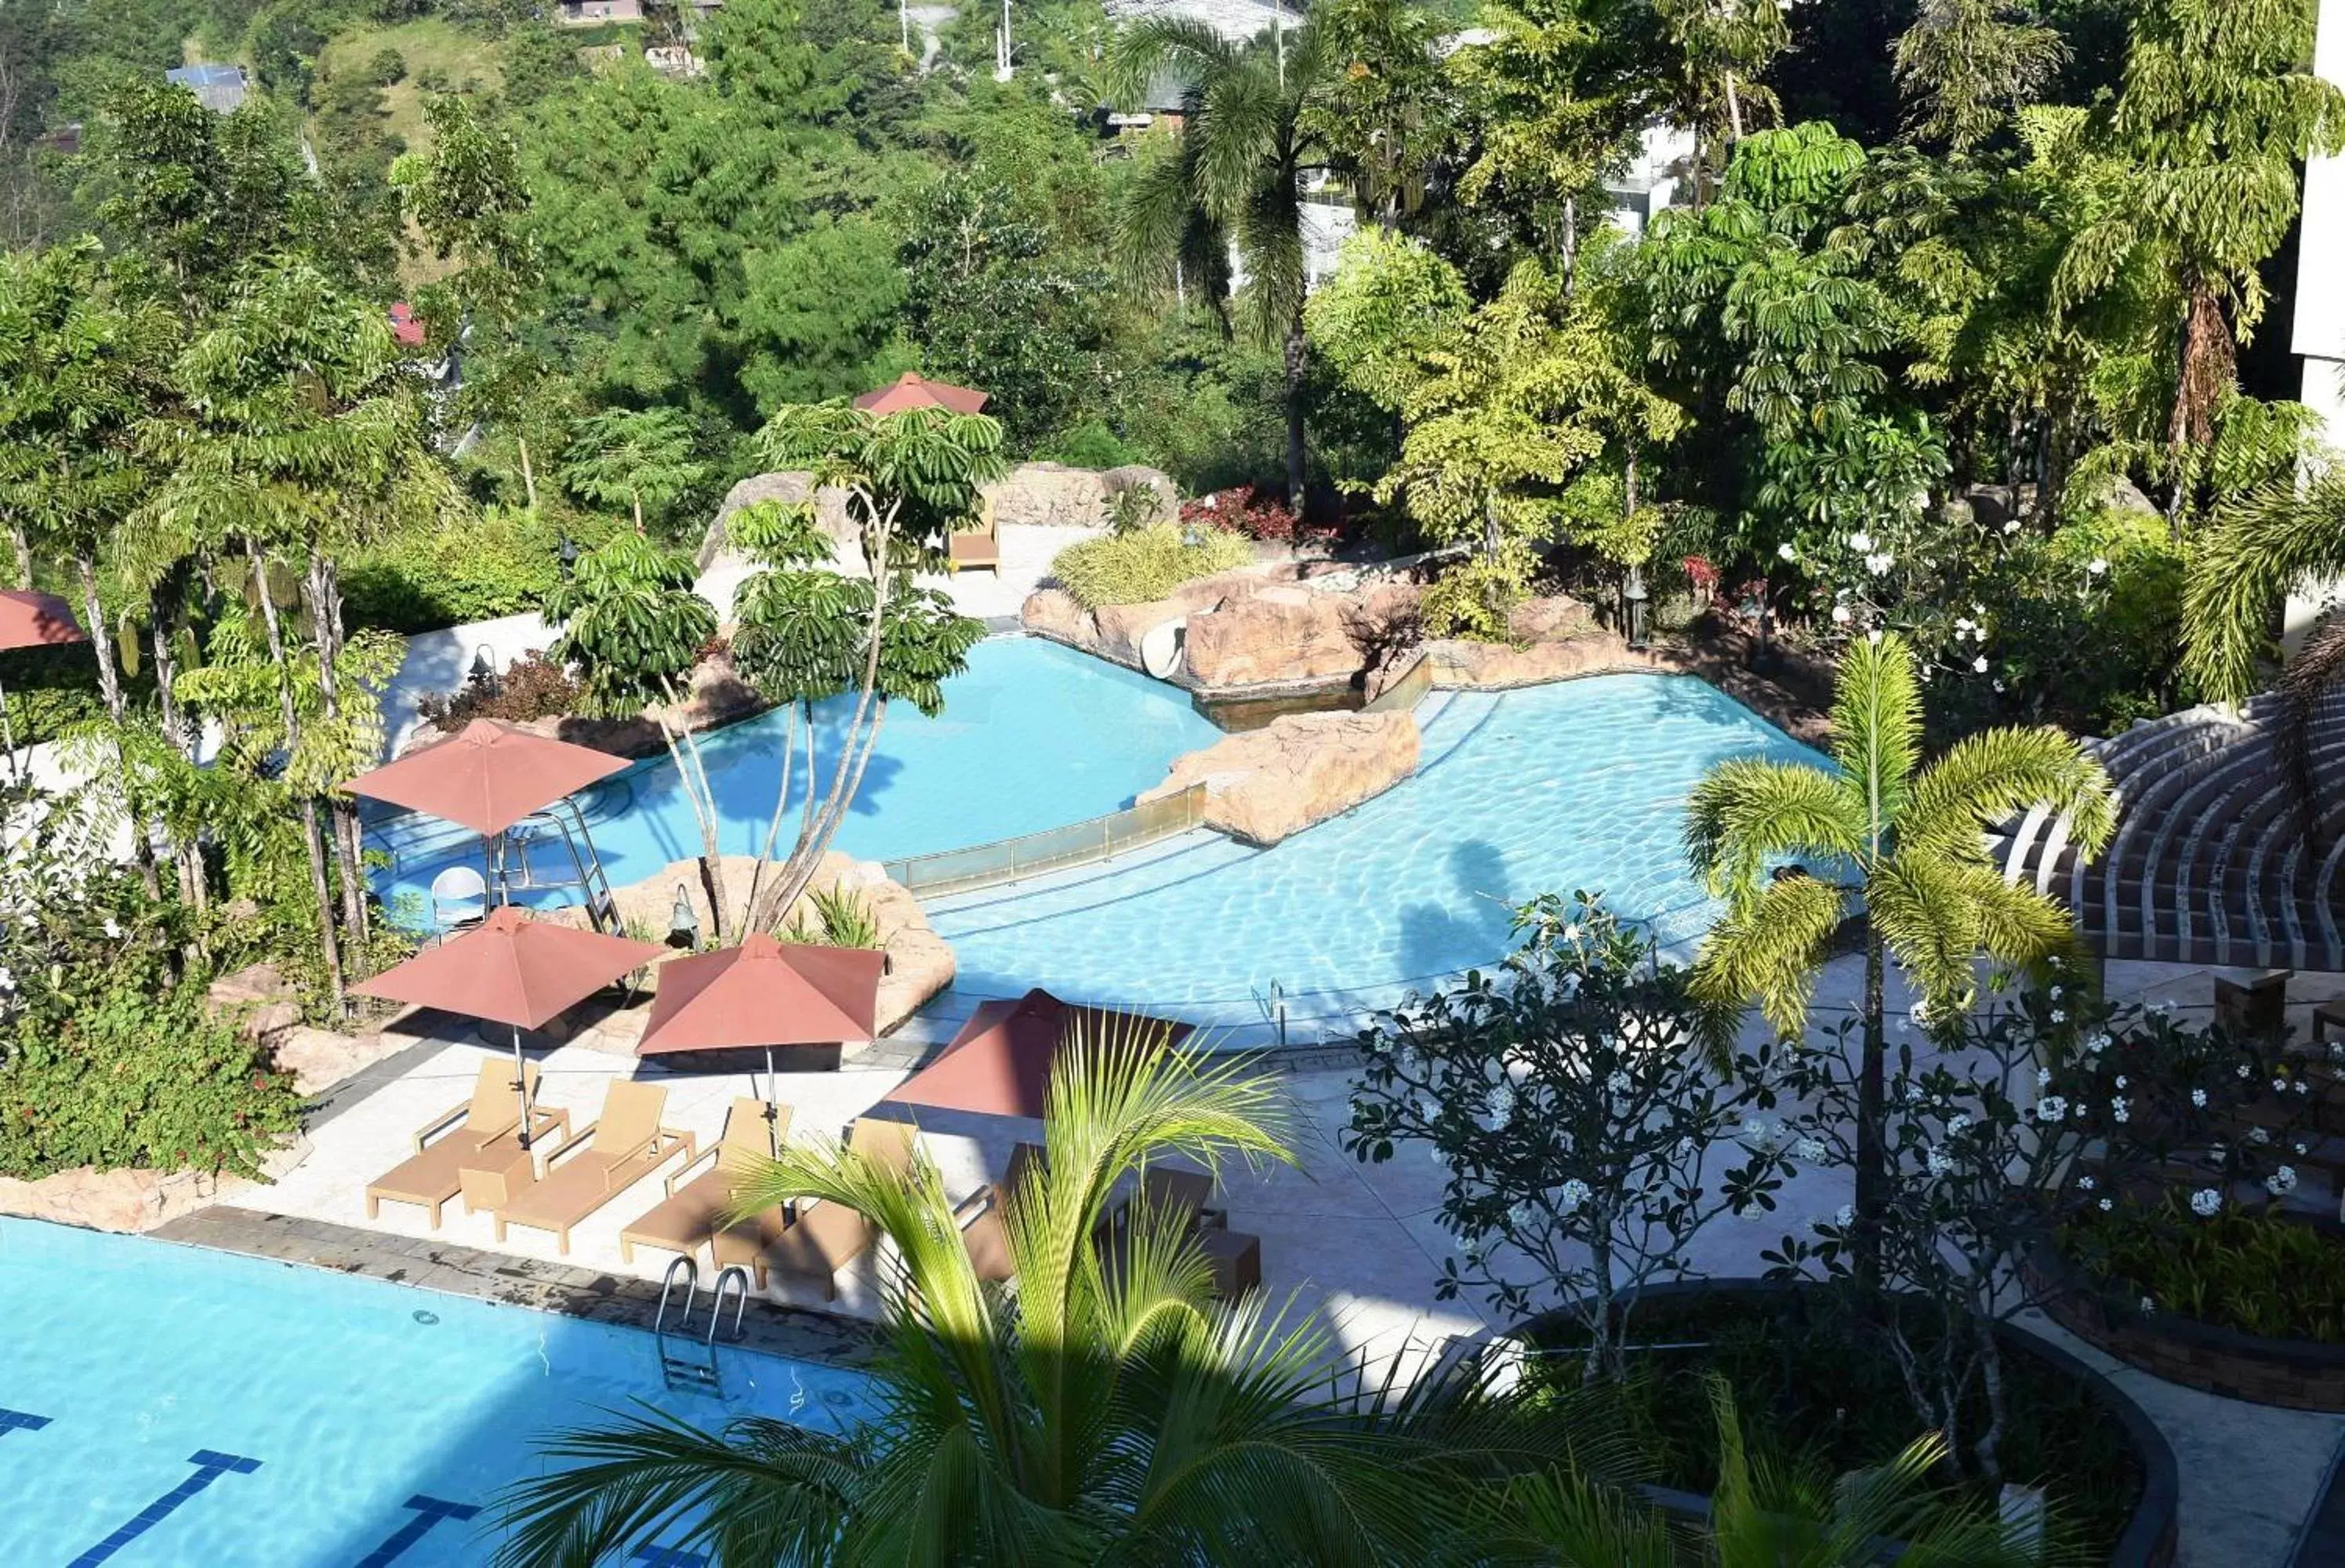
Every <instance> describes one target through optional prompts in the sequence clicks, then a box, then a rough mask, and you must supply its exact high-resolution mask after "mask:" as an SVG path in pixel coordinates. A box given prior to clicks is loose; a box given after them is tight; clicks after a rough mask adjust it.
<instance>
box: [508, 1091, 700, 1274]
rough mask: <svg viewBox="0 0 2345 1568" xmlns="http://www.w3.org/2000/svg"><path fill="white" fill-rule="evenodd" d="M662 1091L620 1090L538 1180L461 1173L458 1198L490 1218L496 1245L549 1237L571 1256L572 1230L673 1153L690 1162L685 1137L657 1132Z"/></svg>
mask: <svg viewBox="0 0 2345 1568" xmlns="http://www.w3.org/2000/svg"><path fill="white" fill-rule="evenodd" d="M666 1108H667V1090H666V1089H665V1087H661V1086H660V1085H657V1084H639V1083H632V1082H620V1083H614V1084H613V1085H612V1086H611V1087H610V1088H609V1089H608V1090H607V1091H605V1092H604V1097H603V1114H602V1115H601V1116H600V1117H599V1118H596V1119H595V1120H594V1122H592V1123H591V1124H589V1125H588V1126H587V1127H586V1128H584V1129H582V1130H581V1131H579V1132H578V1133H576V1134H574V1136H573V1137H571V1138H569V1139H568V1140H567V1141H565V1142H564V1143H563V1145H562V1147H561V1148H557V1149H555V1150H554V1151H553V1153H552V1154H549V1155H547V1156H546V1158H545V1167H544V1172H543V1175H541V1176H539V1177H538V1178H537V1179H535V1180H531V1179H529V1176H528V1172H527V1171H526V1170H525V1169H523V1170H505V1171H478V1170H472V1171H467V1172H465V1174H464V1183H465V1185H464V1198H465V1200H466V1201H467V1202H469V1203H471V1204H472V1206H473V1207H474V1208H476V1209H488V1210H489V1211H490V1212H491V1213H492V1214H493V1215H494V1216H495V1218H496V1222H497V1239H498V1240H499V1241H503V1239H505V1231H506V1229H508V1228H509V1227H512V1226H515V1225H525V1226H528V1227H529V1228H530V1229H533V1230H551V1231H553V1237H554V1243H555V1246H556V1248H557V1249H558V1250H560V1251H563V1252H565V1253H566V1252H568V1251H569V1250H570V1231H571V1228H572V1227H573V1226H574V1225H576V1224H577V1223H578V1222H579V1221H580V1220H582V1219H585V1218H586V1217H587V1216H589V1215H591V1214H593V1213H594V1211H595V1210H596V1209H600V1208H602V1207H603V1205H604V1204H606V1203H608V1202H610V1201H611V1199H614V1198H616V1197H617V1196H618V1195H619V1194H620V1193H622V1192H624V1191H625V1190H626V1189H628V1188H629V1187H631V1186H633V1185H634V1183H635V1182H637V1181H639V1180H641V1179H643V1178H645V1177H646V1176H649V1175H650V1174H651V1173H652V1172H653V1171H655V1170H656V1169H658V1168H660V1166H662V1165H663V1164H665V1162H666V1161H667V1160H668V1159H670V1158H673V1157H674V1156H675V1152H676V1150H678V1149H679V1148H680V1149H682V1150H683V1151H684V1154H685V1158H687V1159H689V1158H691V1157H692V1151H693V1147H694V1146H693V1138H692V1135H691V1134H690V1133H688V1132H679V1131H677V1130H676V1129H675V1128H666V1127H662V1126H661V1125H660V1122H659V1118H660V1113H661V1112H662V1111H664V1110H665V1109H666Z"/></svg>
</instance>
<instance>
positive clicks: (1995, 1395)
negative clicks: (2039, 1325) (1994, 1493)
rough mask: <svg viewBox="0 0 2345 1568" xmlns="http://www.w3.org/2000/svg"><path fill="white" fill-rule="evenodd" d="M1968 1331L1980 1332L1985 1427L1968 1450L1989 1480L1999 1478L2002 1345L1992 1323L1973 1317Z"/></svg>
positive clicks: (2001, 1469)
mask: <svg viewBox="0 0 2345 1568" xmlns="http://www.w3.org/2000/svg"><path fill="white" fill-rule="evenodd" d="M1972 1331H1973V1332H1974V1333H1976V1334H1978V1335H1979V1336H1980V1339H1981V1343H1980V1345H1979V1373H1980V1376H1981V1379H1982V1380H1983V1381H1985V1384H1986V1430H1985V1431H1983V1432H1981V1433H1979V1439H1978V1442H1975V1443H1974V1444H1973V1445H1972V1447H1971V1452H1972V1453H1973V1454H1974V1455H1975V1456H1976V1457H1977V1459H1978V1465H1979V1474H1980V1475H1982V1476H1984V1477H1985V1479H1986V1480H1988V1481H1990V1482H1996V1483H1998V1484H2000V1483H2001V1482H2002V1480H2003V1431H2004V1390H2003V1347H2002V1346H2000V1345H1998V1344H1996V1343H1995V1325H1994V1324H1993V1323H1991V1322H1985V1323H1983V1322H1977V1321H1975V1320H1974V1322H1973V1324H1972Z"/></svg>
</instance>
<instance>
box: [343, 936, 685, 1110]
mask: <svg viewBox="0 0 2345 1568" xmlns="http://www.w3.org/2000/svg"><path fill="white" fill-rule="evenodd" d="M666 951H667V949H666V948H665V947H662V946H660V945H659V944H658V943H656V942H634V941H630V940H628V939H627V938H626V937H624V936H604V935H603V934H602V933H601V932H598V931H581V930H579V929H578V928H577V927H575V926H555V925H552V924H549V923H547V922H544V921H539V920H532V919H531V918H530V917H529V916H527V915H525V914H523V912H522V911H521V910H519V909H516V908H514V907H513V905H499V906H498V907H497V908H495V909H492V910H491V911H489V916H488V918H487V919H485V920H483V921H482V922H481V924H480V925H478V926H474V927H473V928H472V930H470V931H467V932H465V933H464V934H463V935H462V936H457V937H453V938H451V939H450V940H448V941H446V942H442V943H441V944H440V945H439V946H436V947H428V948H426V949H424V950H423V951H422V952H421V953H418V954H417V955H416V956H414V957H412V958H410V959H409V960H408V961H407V962H406V963H404V964H401V965H399V966H396V967H393V968H390V969H386V970H384V971H383V972H382V973H381V974H380V975H377V976H375V977H374V978H373V979H371V980H367V981H364V982H361V983H360V985H358V986H353V987H351V988H352V989H353V990H355V991H357V992H358V994H359V995H360V996H380V997H381V998H383V999H384V1000H385V1001H391V1002H413V1003H417V1004H419V1005H421V1006H423V1007H440V1008H443V1009H445V1010H446V1011H448V1012H451V1013H462V1014H463V1015H464V1016H465V1017H472V1018H482V1019H485V1020H486V1021H488V1022H490V1023H495V1024H510V1025H511V1026H513V1089H514V1092H515V1093H517V1094H519V1095H520V1096H521V1101H522V1106H521V1111H522V1141H523V1143H524V1144H525V1143H527V1142H528V1141H529V1091H528V1088H527V1086H526V1081H525V1080H526V1077H527V1075H526V1074H525V1073H524V1072H523V1056H522V1049H521V1032H522V1031H523V1029H535V1028H540V1027H543V1026H544V1025H545V1024H547V1023H548V1022H550V1021H552V1020H553V1018H555V1017H559V1016H560V1015H562V1014H563V1013H565V1012H567V1011H569V1010H570V1009H571V1008H572V1007H576V1006H577V1005H578V1004H579V1003H581V1002H583V1001H584V1000H585V999H586V998H587V997H589V996H593V995H594V993H595V992H597V991H599V990H601V989H602V988H603V987H604V986H607V985H609V984H611V983H612V982H613V981H614V980H616V979H618V978H619V977H620V976H623V975H624V974H626V973H628V972H629V971H630V970H634V969H640V968H642V967H643V966H645V964H648V963H650V962H651V961H652V960H653V959H655V958H656V957H658V956H660V955H661V954H663V953H665V952H666Z"/></svg>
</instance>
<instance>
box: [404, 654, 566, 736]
mask: <svg viewBox="0 0 2345 1568" xmlns="http://www.w3.org/2000/svg"><path fill="white" fill-rule="evenodd" d="M584 702H585V689H584V687H583V686H581V685H580V684H579V683H578V679H577V677H576V676H574V675H573V674H571V673H570V672H569V671H568V670H566V669H564V668H563V666H562V665H560V664H557V663H554V662H553V660H551V659H549V658H547V657H546V656H545V655H544V653H543V652H539V651H538V650H536V649H532V650H531V651H530V652H527V653H525V654H523V656H522V657H520V658H518V659H516V660H514V661H513V663H511V664H509V665H507V666H506V667H505V670H504V673H503V674H501V675H499V676H498V677H497V680H496V683H495V684H494V685H490V684H489V683H485V682H479V681H467V682H466V683H464V684H463V685H462V686H461V687H459V688H458V689H457V690H455V691H453V692H446V693H439V692H433V693H426V694H425V695H423V696H421V697H418V698H417V699H416V700H415V711H416V713H418V714H420V715H421V717H422V719H423V721H424V722H425V723H428V724H431V725H432V726H433V727H434V728H437V729H442V730H446V731H448V732H450V733H454V732H455V731H457V730H461V729H462V728H463V727H464V726H465V725H466V724H468V723H472V721H473V720H474V719H503V720H505V721H506V722H507V723H528V722H529V721H530V720H532V719H552V718H559V717H561V716H563V715H564V714H568V713H577V712H578V711H579V710H580V709H581V707H582V706H583V705H584Z"/></svg>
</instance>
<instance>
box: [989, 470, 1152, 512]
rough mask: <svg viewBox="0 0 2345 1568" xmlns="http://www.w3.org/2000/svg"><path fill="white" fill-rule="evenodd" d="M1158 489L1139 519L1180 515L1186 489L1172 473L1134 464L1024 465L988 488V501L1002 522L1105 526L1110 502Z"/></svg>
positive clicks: (993, 482)
mask: <svg viewBox="0 0 2345 1568" xmlns="http://www.w3.org/2000/svg"><path fill="white" fill-rule="evenodd" d="M1142 489H1144V490H1147V491H1152V501H1151V503H1150V506H1149V510H1148V511H1147V512H1146V513H1145V514H1144V515H1143V516H1142V517H1141V518H1140V519H1138V520H1137V521H1142V522H1162V521H1166V520H1167V519H1170V518H1173V517H1175V516H1178V515H1179V513H1180V507H1181V492H1180V491H1179V490H1178V489H1177V488H1176V487H1175V486H1174V485H1173V481H1172V478H1171V476H1169V475H1167V474H1165V473H1163V472H1162V471H1161V470H1156V469H1152V468H1147V467H1143V466H1142V465H1141V464H1139V463H1129V464H1126V465H1125V466H1124V467H1122V468H1113V469H1109V470H1106V471H1105V472H1103V473H1102V472H1101V471H1100V470H1097V469H1079V468H1071V467H1069V466H1068V465H1067V464H1065V463H1048V462H1037V463H1020V464H1019V465H1018V466H1017V467H1016V468H1014V469H1011V470H1010V471H1009V472H1008V473H1006V474H1004V475H1002V476H1001V478H1000V479H998V480H995V481H992V482H991V483H990V484H988V485H986V486H984V487H983V491H982V493H983V494H984V496H985V500H986V504H987V505H988V506H989V507H990V509H991V511H992V513H993V521H994V522H995V523H996V524H1001V523H1022V524H1026V525H1029V526H1033V527H1041V528H1101V527H1104V526H1106V524H1107V522H1108V521H1109V518H1110V515H1111V513H1110V502H1111V501H1112V498H1114V497H1115V496H1117V495H1119V494H1121V493H1122V492H1123V491H1128V490H1142Z"/></svg>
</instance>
